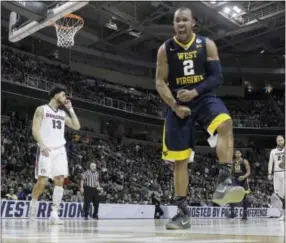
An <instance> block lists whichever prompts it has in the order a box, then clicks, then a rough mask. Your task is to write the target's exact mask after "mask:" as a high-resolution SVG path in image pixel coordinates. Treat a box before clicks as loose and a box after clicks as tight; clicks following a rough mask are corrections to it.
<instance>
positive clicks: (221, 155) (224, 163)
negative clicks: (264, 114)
mask: <svg viewBox="0 0 286 243" xmlns="http://www.w3.org/2000/svg"><path fill="white" fill-rule="evenodd" d="M216 131H217V133H218V142H217V147H216V152H217V157H218V159H219V178H218V179H219V184H218V186H217V188H216V191H215V193H214V197H213V201H214V202H215V203H217V204H220V205H224V204H227V203H238V202H241V200H242V199H243V197H244V193H245V192H244V188H243V187H240V186H232V185H231V184H232V182H231V178H230V173H231V161H232V158H233V150H234V149H233V147H234V142H233V127H232V120H231V119H229V120H226V121H224V122H223V123H221V124H220V125H219V126H218V128H217V129H216Z"/></svg>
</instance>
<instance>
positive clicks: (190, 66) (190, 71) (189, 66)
mask: <svg viewBox="0 0 286 243" xmlns="http://www.w3.org/2000/svg"><path fill="white" fill-rule="evenodd" d="M183 66H184V76H189V75H195V69H194V62H193V60H186V61H184V62H183Z"/></svg>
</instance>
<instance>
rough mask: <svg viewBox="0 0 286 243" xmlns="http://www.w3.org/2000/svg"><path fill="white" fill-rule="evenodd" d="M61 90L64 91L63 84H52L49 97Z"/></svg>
mask: <svg viewBox="0 0 286 243" xmlns="http://www.w3.org/2000/svg"><path fill="white" fill-rule="evenodd" d="M61 92H66V88H65V87H64V86H62V85H58V84H56V85H54V86H53V87H52V89H51V90H50V97H51V98H54V96H55V95H56V94H58V93H61Z"/></svg>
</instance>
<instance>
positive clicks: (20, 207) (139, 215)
mask: <svg viewBox="0 0 286 243" xmlns="http://www.w3.org/2000/svg"><path fill="white" fill-rule="evenodd" d="M29 205H30V202H29V201H12V200H1V218H8V219H9V218H27V217H28V211H29ZM162 209H163V211H164V213H165V215H164V218H171V217H173V216H174V215H175V214H176V210H177V209H176V207H175V206H162ZM51 211H52V202H41V201H40V202H39V205H38V213H37V217H38V218H43V219H44V218H49V217H50V213H51ZM92 211H93V207H92V205H91V206H90V215H92ZM228 211H229V209H228V208H224V207H190V216H191V217H193V218H225V217H226V215H228ZM154 212H155V207H154V206H153V205H137V204H100V205H99V212H98V216H99V218H101V219H153V218H154ZM235 213H236V214H237V215H238V217H241V216H242V208H236V209H235ZM59 216H60V217H61V218H64V219H82V218H83V217H84V215H83V204H82V203H76V202H67V203H61V205H60V209H59ZM248 216H249V217H252V218H260V217H279V216H280V212H279V210H278V209H275V208H250V209H248Z"/></svg>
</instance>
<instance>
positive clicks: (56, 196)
mask: <svg viewBox="0 0 286 243" xmlns="http://www.w3.org/2000/svg"><path fill="white" fill-rule="evenodd" d="M63 193H64V189H63V188H62V187H60V186H55V188H54V192H53V206H52V212H56V213H57V212H58V209H59V206H60V203H61V201H62V198H63Z"/></svg>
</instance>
